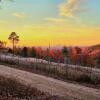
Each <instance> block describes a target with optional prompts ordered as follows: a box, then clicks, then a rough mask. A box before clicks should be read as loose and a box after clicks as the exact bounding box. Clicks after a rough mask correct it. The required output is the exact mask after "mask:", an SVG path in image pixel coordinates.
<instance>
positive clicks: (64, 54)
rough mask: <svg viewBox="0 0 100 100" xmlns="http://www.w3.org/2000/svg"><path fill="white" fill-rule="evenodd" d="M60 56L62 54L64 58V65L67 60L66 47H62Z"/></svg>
mask: <svg viewBox="0 0 100 100" xmlns="http://www.w3.org/2000/svg"><path fill="white" fill-rule="evenodd" d="M62 54H63V56H64V63H65V64H66V62H67V58H68V54H69V52H68V48H67V47H66V46H64V47H63V48H62Z"/></svg>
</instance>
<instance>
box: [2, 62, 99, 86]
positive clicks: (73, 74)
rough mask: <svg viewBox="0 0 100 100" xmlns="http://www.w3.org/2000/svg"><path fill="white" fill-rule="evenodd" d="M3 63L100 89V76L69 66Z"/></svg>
mask: <svg viewBox="0 0 100 100" xmlns="http://www.w3.org/2000/svg"><path fill="white" fill-rule="evenodd" d="M1 62H2V64H9V66H10V67H13V68H17V69H20V70H25V71H29V72H33V73H37V74H42V75H46V76H50V77H53V78H56V79H60V80H64V81H69V82H74V83H75V82H76V83H79V84H82V85H85V86H89V87H93V88H100V76H99V75H96V74H94V73H92V72H91V71H89V70H84V69H82V68H71V67H68V66H64V67H60V66H57V65H56V66H54V65H50V64H44V63H42V64H41V63H39V62H38V63H36V62H34V63H33V62H27V61H24V62H19V63H18V62H17V61H14V60H4V61H1Z"/></svg>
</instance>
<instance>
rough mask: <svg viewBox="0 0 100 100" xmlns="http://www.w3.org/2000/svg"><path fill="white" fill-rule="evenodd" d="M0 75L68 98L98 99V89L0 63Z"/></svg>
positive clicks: (76, 99) (99, 93) (81, 99)
mask: <svg viewBox="0 0 100 100" xmlns="http://www.w3.org/2000/svg"><path fill="white" fill-rule="evenodd" d="M0 75H2V76H7V77H12V78H16V79H18V80H19V81H21V82H22V83H23V84H31V86H32V87H36V88H37V89H39V90H41V91H44V92H48V93H50V94H52V95H59V96H64V97H66V98H71V99H69V100H100V90H98V89H93V88H89V87H85V86H81V85H79V84H73V83H67V82H63V81H60V80H56V79H53V78H50V77H46V76H42V75H37V74H34V73H30V72H26V71H22V70H17V69H14V68H10V67H8V66H3V65H0Z"/></svg>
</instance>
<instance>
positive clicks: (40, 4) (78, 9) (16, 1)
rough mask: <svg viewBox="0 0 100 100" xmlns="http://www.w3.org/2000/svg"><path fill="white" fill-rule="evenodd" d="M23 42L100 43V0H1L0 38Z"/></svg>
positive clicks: (38, 44) (40, 44)
mask: <svg viewBox="0 0 100 100" xmlns="http://www.w3.org/2000/svg"><path fill="white" fill-rule="evenodd" d="M11 32H16V33H17V34H18V35H19V37H20V41H19V43H18V44H17V45H20V46H48V45H49V44H50V45H66V46H89V45H94V44H100V0H1V2H0V40H2V41H7V45H11V43H10V42H9V41H8V37H9V34H10V33H11Z"/></svg>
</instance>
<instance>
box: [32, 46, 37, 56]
mask: <svg viewBox="0 0 100 100" xmlns="http://www.w3.org/2000/svg"><path fill="white" fill-rule="evenodd" d="M36 53H37V51H36V49H35V48H34V47H32V51H31V55H32V57H36Z"/></svg>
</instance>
